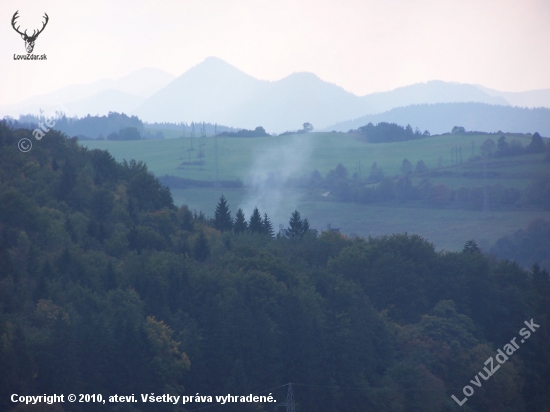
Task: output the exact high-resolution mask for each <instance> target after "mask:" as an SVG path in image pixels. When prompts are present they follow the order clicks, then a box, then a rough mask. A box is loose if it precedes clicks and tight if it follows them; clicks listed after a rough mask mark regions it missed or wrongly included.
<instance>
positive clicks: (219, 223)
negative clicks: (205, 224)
mask: <svg viewBox="0 0 550 412" xmlns="http://www.w3.org/2000/svg"><path fill="white" fill-rule="evenodd" d="M214 227H215V228H216V229H218V230H219V231H220V232H225V231H228V230H231V228H232V227H233V220H232V219H231V212H230V211H229V206H227V201H226V200H225V197H224V195H222V196H221V197H220V201H219V203H218V205H217V206H216V211H215V212H214Z"/></svg>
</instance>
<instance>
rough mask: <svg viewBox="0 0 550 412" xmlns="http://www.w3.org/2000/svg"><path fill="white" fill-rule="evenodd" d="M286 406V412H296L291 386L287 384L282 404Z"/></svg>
mask: <svg viewBox="0 0 550 412" xmlns="http://www.w3.org/2000/svg"><path fill="white" fill-rule="evenodd" d="M283 406H286V412H296V403H295V402H294V392H292V384H291V383H289V384H288V391H287V393H286V401H285V403H284V404H283Z"/></svg>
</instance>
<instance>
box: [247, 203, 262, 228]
mask: <svg viewBox="0 0 550 412" xmlns="http://www.w3.org/2000/svg"><path fill="white" fill-rule="evenodd" d="M248 227H249V228H250V231H251V232H252V233H263V232H264V225H263V222H262V215H260V211H259V210H258V208H257V207H255V208H254V211H253V212H252V216H250V223H249V224H248Z"/></svg>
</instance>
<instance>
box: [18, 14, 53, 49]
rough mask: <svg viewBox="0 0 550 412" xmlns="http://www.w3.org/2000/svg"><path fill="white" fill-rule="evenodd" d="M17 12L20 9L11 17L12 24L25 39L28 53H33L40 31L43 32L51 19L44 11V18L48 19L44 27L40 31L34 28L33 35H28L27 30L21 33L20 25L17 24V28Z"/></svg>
mask: <svg viewBox="0 0 550 412" xmlns="http://www.w3.org/2000/svg"><path fill="white" fill-rule="evenodd" d="M17 13H19V10H17V11H16V12H15V14H14V15H13V17H12V19H11V25H12V27H13V29H14V30H15V31H16V32H17V33H19V34H20V35H21V38H22V39H23V40H25V48H26V49H27V53H29V54H30V53H32V51H33V49H34V42H35V41H36V38H37V37H38V35H39V34H40V33H42V31H43V30H44V28H45V27H46V24H48V20H49V17H48V15H47V14H46V13H44V18H45V19H46V21H45V22H44V23H42V24H43V25H42V28H41V29H40V30H38V32H37V31H36V30H33V32H32V35H31V36H28V35H27V30H25V32H24V33H21V32H20V31H19V27H20V26H17V28H16V27H15V20H17V18H18V17H19V16H18V15H17Z"/></svg>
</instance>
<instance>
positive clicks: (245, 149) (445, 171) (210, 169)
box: [82, 133, 550, 250]
mask: <svg viewBox="0 0 550 412" xmlns="http://www.w3.org/2000/svg"><path fill="white" fill-rule="evenodd" d="M498 137H499V136H487V135H475V136H463V135H442V136H434V137H430V138H426V139H421V140H413V141H406V142H395V143H376V144H372V143H365V142H363V141H360V140H358V139H357V137H356V136H355V135H352V134H347V133H310V134H305V135H303V134H302V135H292V136H279V137H269V138H265V137H264V138H227V137H220V138H217V142H216V139H215V138H214V137H207V138H203V139H199V138H194V139H193V141H191V139H190V138H189V137H186V138H178V139H165V140H139V141H83V142H82V145H84V146H87V147H88V148H89V149H104V150H108V151H109V152H110V153H111V154H112V155H113V156H114V157H115V158H116V159H117V160H118V161H122V160H123V159H126V160H130V159H136V160H141V161H144V162H145V163H147V165H148V167H149V170H150V171H152V172H153V173H155V175H156V176H162V175H165V174H169V175H174V176H179V177H183V178H189V179H197V180H208V181H213V180H215V179H216V168H215V154H216V145H217V157H218V175H219V179H220V180H235V179H240V180H242V181H243V182H244V184H245V186H244V187H243V188H239V189H222V188H189V189H172V194H173V197H174V201H175V203H176V204H178V205H181V204H187V205H188V206H189V207H190V209H191V210H197V211H201V210H202V211H203V212H204V213H205V215H206V216H213V214H214V208H215V205H216V203H217V201H218V199H219V197H220V195H221V194H222V193H223V194H224V195H225V197H226V198H227V199H228V202H229V205H230V207H231V210H232V211H233V213H234V212H235V211H236V209H237V208H238V207H241V206H243V205H244V203H245V201H246V199H247V195H248V193H249V188H250V182H251V181H252V180H253V178H254V175H256V174H262V173H263V174H266V173H283V174H285V176H289V177H299V176H304V175H307V174H309V173H311V172H312V171H313V170H318V171H319V172H320V173H321V174H322V175H323V176H324V175H326V174H327V173H328V172H329V171H330V170H332V169H334V168H335V167H336V165H337V164H338V163H342V164H343V165H344V166H345V167H346V168H347V169H348V171H349V174H350V175H351V174H353V173H358V174H361V175H362V176H363V177H366V176H368V174H369V171H370V168H371V166H372V164H373V163H374V162H376V163H377V165H378V167H380V168H382V170H383V171H384V173H385V174H386V175H387V176H393V175H398V174H399V171H400V168H401V164H402V161H403V159H405V158H407V159H408V160H409V161H411V163H412V164H413V167H414V165H416V162H417V161H418V160H423V161H424V162H425V164H426V165H427V166H428V167H429V168H430V169H432V171H431V176H429V179H430V181H432V183H437V182H441V183H444V184H446V185H448V186H449V187H450V188H458V187H460V186H482V185H483V184H484V182H485V181H486V182H487V183H488V184H496V183H500V184H502V185H503V186H506V187H511V186H513V187H519V188H521V189H525V188H526V187H527V186H528V184H529V182H530V181H531V179H532V177H533V175H534V174H536V173H538V172H541V171H543V170H545V169H546V170H547V169H548V164H547V163H544V162H543V161H542V158H543V155H524V156H516V157H508V158H501V159H490V160H488V161H487V162H486V164H485V166H484V165H483V163H482V162H481V161H479V160H478V161H474V162H468V160H469V159H470V158H471V157H472V154H473V155H474V156H479V155H480V146H481V144H482V143H483V142H484V141H485V140H486V139H487V138H492V139H493V140H495V142H496V140H497V139H498ZM514 138H515V139H517V140H519V141H520V142H521V143H522V144H523V145H524V146H526V145H528V144H529V142H530V138H529V137H524V136H508V135H507V141H511V140H512V139H514ZM455 147H458V148H459V153H460V151H461V152H462V161H463V163H462V164H453V157H452V154H451V151H452V150H453V148H455ZM200 154H202V157H200ZM440 158H441V167H440V168H437V166H438V163H439V161H440ZM201 160H202V161H203V162H202V164H199V162H200V161H201ZM458 160H460V157H459V158H458ZM455 163H456V160H455ZM433 169H437V170H433ZM484 176H486V178H484ZM423 178H424V177H415V178H413V184H415V185H416V184H418V183H419V182H420V181H421V180H422V179H423ZM485 179H486V180H485ZM298 192H299V193H296V194H295V196H293V198H292V200H289V201H288V202H287V203H286V204H284V205H283V206H284V207H283V208H284V209H285V208H286V209H288V210H286V209H285V210H283V211H282V212H281V213H280V216H274V218H275V219H274V222H273V223H274V224H275V226H276V227H278V225H279V224H285V225H286V224H287V223H288V218H283V216H286V215H288V217H290V213H291V212H292V211H293V210H294V209H295V208H296V209H298V210H299V211H300V213H301V214H302V215H304V216H306V217H308V219H309V220H310V221H311V226H312V227H313V228H316V229H318V230H325V229H326V228H327V225H329V224H330V225H331V227H333V228H340V229H341V231H342V232H343V233H346V234H349V235H352V234H355V235H358V236H369V235H370V236H379V235H384V234H390V233H402V232H408V233H417V234H420V235H422V236H424V237H426V238H427V239H429V240H430V241H431V242H433V243H434V244H435V245H436V247H437V248H438V249H447V250H458V249H461V248H462V246H463V244H464V242H465V241H466V240H468V239H472V238H473V239H476V240H477V241H478V243H480V244H481V245H482V246H485V247H489V246H490V245H492V244H493V243H494V242H495V241H496V240H497V239H498V238H500V237H502V236H504V235H506V234H511V233H513V232H514V231H516V230H518V229H522V228H525V227H526V225H527V224H528V223H529V222H530V221H531V220H532V219H534V218H536V217H543V218H546V219H549V218H550V216H549V213H548V212H538V211H534V210H526V209H523V208H520V209H518V210H507V211H491V212H490V213H488V214H487V213H483V212H479V211H469V210H454V209H446V208H441V209H437V208H423V207H421V206H420V205H418V204H414V203H407V204H405V205H403V206H395V205H383V204H376V205H360V204H353V203H340V202H334V201H329V200H327V199H324V198H323V197H322V196H319V193H310V192H308V191H307V190H305V189H304V190H302V191H298ZM260 211H261V210H260ZM284 219H286V220H284Z"/></svg>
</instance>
